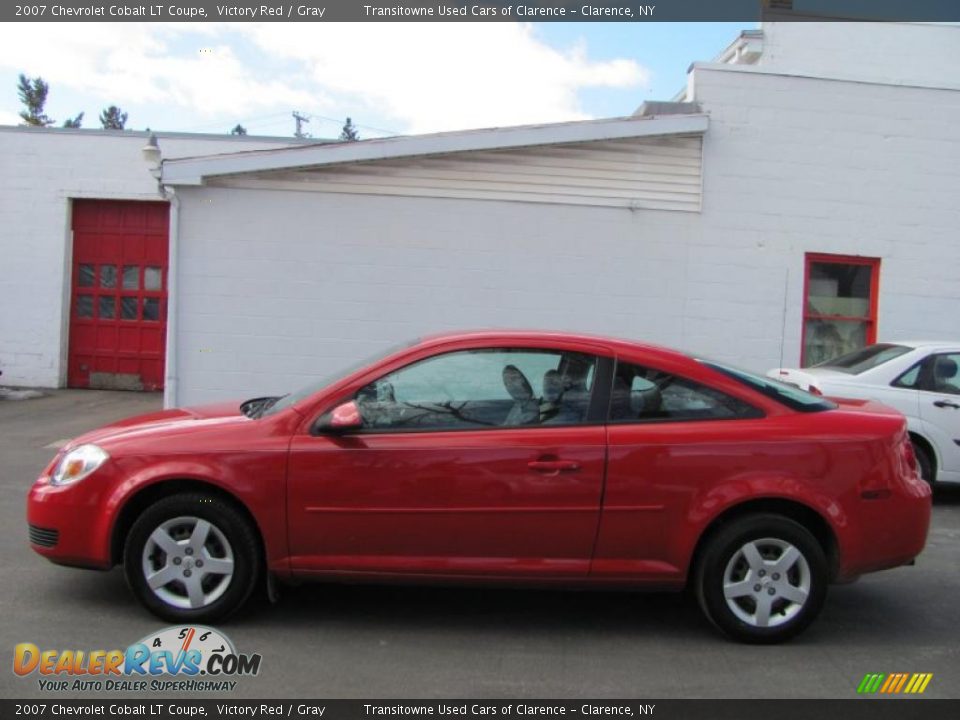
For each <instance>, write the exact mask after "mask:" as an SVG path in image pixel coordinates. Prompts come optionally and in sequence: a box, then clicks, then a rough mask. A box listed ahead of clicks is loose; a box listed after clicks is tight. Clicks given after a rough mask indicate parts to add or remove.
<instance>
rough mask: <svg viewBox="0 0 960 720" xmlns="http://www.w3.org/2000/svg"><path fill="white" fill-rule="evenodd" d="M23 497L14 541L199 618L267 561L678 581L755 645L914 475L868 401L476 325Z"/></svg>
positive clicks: (331, 567) (404, 571)
mask: <svg viewBox="0 0 960 720" xmlns="http://www.w3.org/2000/svg"><path fill="white" fill-rule="evenodd" d="M27 519H28V523H29V530H30V542H31V544H32V546H33V548H34V549H35V550H36V551H37V552H38V553H40V554H41V555H44V556H46V557H47V558H49V559H50V560H52V561H54V562H56V563H61V564H65V565H79V566H86V567H93V568H109V567H111V566H113V565H115V564H118V563H122V564H123V566H124V568H125V572H126V575H127V578H128V580H129V583H130V585H131V587H132V588H133V590H134V592H135V593H136V595H137V596H138V598H139V599H140V601H141V602H142V603H143V604H144V605H146V607H147V608H149V609H150V610H151V611H153V612H154V613H155V614H157V615H159V616H160V617H162V618H165V619H168V620H171V621H184V622H194V621H196V622H203V621H211V620H215V619H218V618H222V617H224V616H225V615H227V614H228V613H230V612H232V611H234V610H236V609H237V608H238V607H240V606H241V605H242V604H243V603H244V602H245V601H246V600H247V598H248V597H249V596H250V594H251V592H252V591H253V590H254V588H255V587H257V586H258V584H259V583H261V582H262V581H263V580H264V578H265V577H267V576H268V574H269V575H270V576H272V577H273V578H275V579H279V580H294V579H306V578H317V579H330V580H334V579H340V580H358V579H374V580H384V581H386V580H400V581H404V580H407V581H410V580H430V581H435V580H438V579H439V580H447V581H451V582H483V583H494V582H496V583H512V584H537V585H550V586H556V587H588V586H589V587H633V588H660V589H681V588H683V587H685V586H687V585H688V584H689V585H691V586H692V589H693V590H694V591H695V592H696V594H697V596H698V598H699V601H700V605H701V607H702V608H703V611H704V613H705V614H706V615H707V617H708V618H709V619H710V620H711V621H713V623H714V624H715V625H716V626H717V627H719V628H720V629H721V630H722V631H724V632H725V633H727V634H728V635H730V636H732V637H734V638H736V639H739V640H744V641H752V642H774V641H779V640H784V639H786V638H788V637H790V636H793V635H795V634H796V633H798V632H800V631H801V630H803V629H804V628H805V627H806V626H807V625H808V624H809V623H810V622H811V621H812V620H813V619H814V618H815V617H816V615H817V614H818V613H819V611H820V609H821V607H822V605H823V602H824V598H825V596H826V591H827V585H828V584H829V583H831V582H835V581H846V580H850V579H853V578H855V577H857V576H858V575H861V574H862V573H867V572H872V571H875V570H882V569H884V568H892V567H896V566H898V565H904V564H907V563H910V562H912V561H913V560H914V558H915V557H916V556H917V555H918V554H919V553H920V551H921V550H922V549H923V546H924V543H925V541H926V536H927V528H928V524H929V520H930V488H929V486H928V485H927V483H925V482H923V481H922V480H921V479H920V477H919V475H918V472H917V466H916V460H915V458H914V456H913V452H912V449H911V444H910V440H909V438H908V436H907V432H906V425H905V421H904V418H903V416H901V415H899V414H898V413H896V412H895V411H893V410H889V409H887V408H885V407H883V406H881V405H876V404H873V403H870V402H865V401H856V402H845V401H841V402H839V403H834V402H832V401H830V400H827V399H825V398H823V397H817V396H814V395H810V394H807V393H805V392H803V391H801V390H798V389H797V388H794V387H791V386H789V385H785V384H782V383H779V382H777V381H774V380H770V379H767V378H763V377H760V376H755V375H752V374H749V373H745V372H742V371H740V370H736V369H733V368H730V367H726V366H724V365H722V364H719V363H716V362H711V361H708V360H703V359H694V358H691V357H689V356H686V355H683V354H681V353H678V352H674V351H671V350H667V349H664V348H658V347H654V346H649V345H640V344H635V343H631V342H626V341H622V340H612V339H604V338H597V337H590V336H579V335H569V334H557V333H527V332H483V333H465V334H456V335H446V336H440V337H433V338H429V339H427V340H422V341H419V342H417V343H415V344H413V345H411V346H407V347H405V348H402V349H400V350H396V351H392V352H390V353H389V354H387V355H386V356H384V357H381V358H380V359H378V360H375V361H371V362H369V363H367V364H365V365H363V366H362V367H359V368H358V369H355V370H353V371H348V372H346V373H345V374H344V375H342V376H340V377H335V378H329V379H326V380H323V381H321V382H318V383H316V384H315V385H313V386H311V387H307V388H304V389H303V390H301V391H299V392H296V393H293V394H290V395H286V396H282V397H269V398H257V399H254V400H248V401H246V402H244V403H242V404H239V403H226V404H221V405H215V406H210V407H200V408H195V409H184V410H167V411H164V412H160V413H156V414H152V415H145V416H142V417H138V418H133V419H131V420H126V421H123V422H119V423H116V424H114V425H110V426H107V427H104V428H101V429H100V430H96V431H94V432H91V433H88V434H86V435H84V436H82V437H79V438H77V439H75V440H73V441H72V442H70V443H69V444H68V445H67V446H66V447H64V448H63V450H62V451H61V452H60V453H59V454H58V455H57V457H56V458H55V459H54V460H53V461H52V462H51V463H50V465H49V467H48V468H46V470H45V471H44V472H43V475H42V476H41V477H40V478H39V479H38V480H37V481H36V484H35V485H34V486H33V488H32V489H31V491H30V495H29V499H28V506H27Z"/></svg>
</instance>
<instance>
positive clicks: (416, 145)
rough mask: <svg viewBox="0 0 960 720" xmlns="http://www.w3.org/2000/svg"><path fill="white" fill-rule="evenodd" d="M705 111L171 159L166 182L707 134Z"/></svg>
mask: <svg viewBox="0 0 960 720" xmlns="http://www.w3.org/2000/svg"><path fill="white" fill-rule="evenodd" d="M708 125H709V118H708V116H707V115H705V114H700V113H698V114H692V115H666V116H651V117H619V118H609V119H603V120H585V121H577V122H569V123H552V124H546V125H518V126H514V127H504V128H486V129H482V130H466V131H457V132H449V133H437V134H433V135H409V136H401V137H390V138H374V139H371V140H360V141H357V142H350V143H333V144H326V145H313V146H303V147H287V148H277V149H273V150H253V151H249V152H240V153H230V154H219V155H209V156H206V157H199V158H185V159H179V160H166V161H164V163H163V172H162V176H161V182H162V183H163V184H165V185H202V184H203V182H204V179H205V178H209V177H217V176H223V175H239V174H244V173H252V172H264V171H270V170H291V169H295V168H303V167H315V166H326V165H336V164H342V163H351V162H362V161H367V160H385V159H393V158H404V157H417V156H422V155H441V154H448V153H458V152H470V151H476V150H501V149H510V148H518V147H530V146H538V145H560V144H566V143H577V142H590V141H597V140H622V139H626V138H633V137H653V136H658V135H693V134H702V133H704V132H706V130H707V128H708Z"/></svg>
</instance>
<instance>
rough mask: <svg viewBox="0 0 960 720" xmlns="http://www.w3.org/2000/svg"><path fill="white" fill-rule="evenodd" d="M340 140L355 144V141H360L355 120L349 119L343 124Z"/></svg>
mask: <svg viewBox="0 0 960 720" xmlns="http://www.w3.org/2000/svg"><path fill="white" fill-rule="evenodd" d="M340 139H341V140H343V141H344V142H353V141H354V140H359V139H360V133H359V132H357V126H356V125H354V124H353V120H351V119H350V118H347V121H346V122H345V123H344V124H343V130H341V131H340Z"/></svg>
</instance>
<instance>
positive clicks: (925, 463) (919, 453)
mask: <svg viewBox="0 0 960 720" xmlns="http://www.w3.org/2000/svg"><path fill="white" fill-rule="evenodd" d="M910 442H911V444H912V445H913V455H914V457H915V458H917V468H918V469H919V470H920V477H922V478H923V479H924V481H926V482H928V483H929V484H930V485H931V486H932V485H933V483H934V481H935V480H936V477H935V474H934V470H933V459H932V458H931V457H930V453H929V452H928V451H927V449H926V448H925V447H923V446H922V445H921V444H920V443H918V442H916V441H914V440H911V441H910Z"/></svg>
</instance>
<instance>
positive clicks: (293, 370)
mask: <svg viewBox="0 0 960 720" xmlns="http://www.w3.org/2000/svg"><path fill="white" fill-rule="evenodd" d="M958 77H960V28H956V27H951V26H930V25H909V24H879V23H878V24H847V23H824V24H819V23H768V24H766V25H764V26H763V28H762V30H760V31H752V32H748V33H745V34H744V35H743V36H741V38H739V39H738V40H737V41H735V42H734V43H733V45H731V47H730V48H729V49H728V50H727V51H725V52H724V53H723V54H722V55H721V56H720V58H718V61H717V62H713V63H696V64H694V65H693V66H692V67H691V70H690V74H689V82H688V86H687V88H686V89H685V90H684V91H683V92H682V93H681V94H680V95H679V96H678V98H677V101H678V102H676V103H666V104H664V103H651V104H647V105H645V106H644V107H642V108H641V109H640V110H639V111H638V114H637V115H635V116H633V117H630V118H620V119H612V120H601V121H590V122H585V123H569V124H558V125H544V126H537V127H522V128H501V129H495V130H482V131H470V132H459V133H447V134H441V135H433V136H418V137H404V138H391V139H386V140H373V141H364V142H361V143H351V144H332V145H308V146H293V147H282V146H281V144H280V143H274V144H272V147H264V148H263V149H259V150H252V148H250V146H247V145H244V146H243V147H239V146H237V145H232V146H230V147H229V148H227V149H226V152H224V150H223V149H222V146H221V147H220V148H211V150H201V152H217V153H220V154H216V155H207V156H204V157H187V158H185V157H182V156H184V155H195V154H196V151H194V150H192V149H188V150H187V151H186V152H185V151H184V150H183V149H181V148H178V147H177V146H176V145H175V142H174V140H175V139H174V138H165V137H161V138H160V148H161V150H162V152H163V157H164V162H163V166H162V182H163V183H164V185H165V187H166V188H167V190H168V191H169V195H168V200H169V213H168V214H167V213H166V212H165V210H166V208H165V207H164V206H155V209H154V210H152V211H150V210H149V208H146V206H133V205H128V206H116V205H112V206H111V205H110V204H109V203H99V202H95V203H92V204H91V203H89V202H87V203H84V202H83V201H82V200H83V199H84V198H90V197H97V198H116V197H118V195H117V194H115V193H120V195H121V196H123V195H122V193H123V188H129V187H136V188H142V190H138V192H140V193H142V195H140V196H138V197H127V196H123V197H125V198H126V199H131V200H137V199H140V200H142V199H144V198H145V197H146V196H150V197H152V198H154V199H157V197H158V196H157V195H156V194H155V192H156V189H155V186H151V183H153V182H154V181H153V180H152V179H151V178H150V176H149V175H148V174H147V173H146V172H145V170H144V165H143V164H142V162H141V161H140V159H139V157H133V155H134V154H136V153H138V152H139V146H140V145H141V144H142V142H143V140H144V139H143V138H136V139H133V140H131V141H130V142H131V147H130V148H129V149H128V152H129V155H130V156H131V157H130V160H129V166H124V167H123V168H119V167H116V168H115V169H114V170H113V172H116V173H117V177H119V176H121V175H122V176H124V177H130V178H132V177H133V176H134V175H136V176H137V178H138V179H137V180H136V181H133V180H129V181H124V180H119V179H115V178H114V176H113V175H111V179H110V181H109V185H105V186H104V187H103V188H97V187H91V186H86V189H85V190H84V191H83V193H82V194H79V195H78V194H77V193H76V192H75V191H73V190H71V189H69V180H70V177H71V176H79V175H80V174H89V168H88V166H87V160H73V161H66V162H64V161H63V160H61V159H56V163H55V164H56V166H57V167H58V168H62V169H59V170H53V169H51V168H52V166H53V165H54V159H53V158H52V157H51V154H53V153H52V150H42V149H40V147H39V145H40V143H49V142H51V141H52V140H51V138H53V139H57V140H63V141H65V142H68V144H69V143H73V144H74V145H75V146H76V147H77V148H78V149H77V150H75V151H71V152H77V153H79V154H80V155H83V156H84V157H88V156H90V155H92V154H93V153H92V151H91V150H89V145H90V144H92V143H93V142H94V140H93V139H92V138H90V137H88V136H86V135H65V134H62V133H60V132H46V133H44V132H42V131H41V132H34V133H26V132H24V131H21V130H14V129H10V130H8V131H5V132H0V143H10V146H11V147H12V150H11V151H13V150H16V148H20V152H23V150H22V148H23V147H25V146H26V145H27V140H29V141H34V140H35V139H36V138H39V139H40V140H36V142H37V144H38V145H37V149H35V150H34V151H33V152H34V153H35V155H34V159H33V162H35V163H36V164H37V165H38V169H37V170H36V171H35V172H36V175H32V176H23V177H21V176H20V175H17V174H15V173H13V172H11V171H10V169H9V166H8V164H7V163H5V164H4V167H3V169H2V170H0V185H2V187H3V189H4V190H6V192H4V193H3V194H2V200H0V202H2V203H3V204H2V205H0V217H2V219H3V222H2V224H0V228H2V229H0V247H2V252H3V257H5V258H7V257H13V258H14V263H13V265H12V266H11V265H8V264H6V263H5V267H4V269H3V271H2V275H0V283H3V285H2V290H0V292H2V293H3V294H2V296H0V297H3V299H4V303H3V307H2V309H0V369H2V370H3V371H4V376H3V381H4V382H5V383H12V384H22V385H50V386H53V385H64V384H67V383H70V382H71V378H74V379H75V380H76V384H80V385H82V384H85V383H90V382H93V383H94V384H105V385H110V384H114V385H117V384H119V385H121V386H122V385H124V384H126V385H128V386H132V387H136V386H139V385H150V384H154V383H145V382H144V381H143V376H142V373H143V372H144V368H146V369H147V370H148V371H149V372H154V373H156V372H160V376H161V377H162V378H163V379H162V384H164V386H165V389H166V393H167V396H166V400H167V403H168V404H183V403H196V402H201V401H206V400H214V399H218V398H226V397H236V396H252V395H255V394H268V393H274V392H284V391H286V390H289V389H291V388H293V387H296V386H297V385H300V384H303V383H304V382H306V381H308V380H310V379H312V378H315V377H317V376H318V375H322V374H325V373H327V372H330V371H333V370H335V369H337V368H338V367H339V366H340V365H343V364H345V363H347V362H349V361H351V360H354V359H357V358H359V357H362V356H364V355H367V354H369V353H371V352H374V351H376V350H378V349H380V348H382V347H384V346H386V345H389V344H392V343H395V342H397V341H399V340H403V339H407V338H410V337H413V336H416V335H419V334H423V333H429V332H436V331H440V330H445V329H454V328H465V327H478V326H483V327H488V326H506V327H549V328H559V329H575V330H586V331H591V332H597V333H607V334H615V335H621V336H629V337H635V338H640V339H644V340H648V341H653V342H659V343H663V344H667V345H672V346H676V347H681V348H686V349H689V350H694V351H697V352H700V353H704V354H707V355H710V356H714V357H717V358H722V359H724V360H728V361H732V362H735V363H738V364H740V365H743V366H745V367H749V368H753V369H756V370H765V369H767V368H769V367H772V366H775V365H778V364H781V363H783V364H797V363H800V362H805V363H809V362H812V361H815V360H817V359H820V358H823V357H824V356H825V355H829V354H835V353H837V352H840V351H842V350H845V349H848V348H852V347H856V346H859V345H862V344H864V343H866V342H869V341H872V340H873V339H875V338H877V337H880V338H897V337H906V336H910V337H917V336H930V337H936V338H946V337H953V338H957V337H960V284H958V283H957V268H958V267H960V242H958V240H957V235H956V233H957V228H958V227H960V131H958V129H957V128H960V81H958V80H957V79H956V78H958ZM112 141H114V140H113V139H111V142H112ZM179 142H187V141H186V140H180V141H179ZM211 142H216V141H215V140H211ZM266 145H270V143H266ZM134 146H135V147H134ZM237 150H242V151H241V152H236V151H237ZM0 152H4V153H5V152H8V151H7V149H6V146H4V147H0ZM60 152H61V154H62V153H64V152H67V151H66V150H61V151H60ZM178 157H179V159H178ZM104 170H106V168H104ZM94 174H97V173H94ZM100 182H104V183H106V182H107V181H106V180H100ZM44 183H46V184H47V185H48V186H50V187H49V190H50V191H49V193H47V196H48V197H55V198H57V200H56V201H51V200H49V199H44V200H43V201H42V206H43V212H42V213H31V212H29V211H28V210H26V209H23V208H20V207H19V205H20V203H19V202H18V201H17V200H16V198H18V197H19V198H22V199H23V202H26V203H33V202H34V201H33V198H34V197H35V196H37V195H39V194H40V193H39V190H38V187H40V186H42V185H43V184H44ZM64 186H66V187H67V189H63V188H64ZM53 187H56V188H57V189H56V191H54V190H53ZM11 189H12V190H14V192H11ZM101 190H102V191H103V192H105V193H106V194H102V193H101V194H98V193H99V192H100V191H101ZM39 204H41V203H40V202H39V201H38V205H39ZM15 206H16V207H17V209H16V211H15V210H14V207H15ZM71 207H72V208H73V213H72V217H73V219H72V220H71V212H70V209H71ZM151 212H153V213H154V215H153V216H151V214H150V213H151ZM39 214H43V215H45V216H46V215H49V217H45V218H44V221H43V222H44V226H43V227H39V226H38V225H37V223H38V221H37V216H38V215H39ZM151 217H153V218H154V219H153V220H151ZM78 218H79V220H78ZM167 219H168V228H169V233H168V234H167V231H166V229H165V228H164V227H163V226H162V221H164V220H167ZM151 222H153V223H154V227H153V232H154V234H153V235H152V236H151V237H158V238H164V239H167V238H168V242H167V255H166V260H167V264H166V265H163V269H162V270H160V271H154V270H149V268H154V267H159V266H158V265H156V263H157V262H159V261H155V260H150V259H149V258H148V257H147V256H148V255H149V254H150V252H159V253H161V255H162V247H153V248H152V249H151V248H150V247H148V246H150V245H151V243H153V242H154V241H153V240H149V239H145V238H147V235H148V234H149V233H148V234H144V233H145V228H147V227H148V226H150V223H151ZM124 223H125V224H126V225H125V226H123V227H118V224H120V225H123V224H124ZM138 223H139V224H138ZM157 223H161V224H160V225H157ZM71 227H72V228H73V229H74V232H73V237H72V239H71V237H70V233H69V229H70V228H71ZM102 237H105V238H110V237H114V238H120V239H121V241H118V242H119V244H117V243H114V245H112V246H111V244H110V242H108V241H101V240H98V239H97V238H102ZM78 238H79V239H78ZM131 238H132V239H131ZM138 238H139V239H138ZM98 243H99V244H98ZM125 243H126V244H125ZM130 243H133V245H134V246H136V244H137V243H141V244H143V246H144V247H145V248H146V249H144V250H143V256H142V257H143V258H144V259H142V260H137V258H125V257H122V253H123V247H126V246H128V245H130ZM11 250H16V253H15V254H13V255H11ZM111 253H113V255H111ZM118 253H119V254H118ZM81 256H82V257H81ZM156 257H160V256H156ZM161 259H163V258H161ZM137 262H139V263H140V265H137ZM151 263H153V264H151ZM103 265H107V266H113V267H114V268H115V269H114V270H111V269H109V267H108V271H107V276H106V281H107V283H108V284H110V283H113V284H114V285H115V287H112V288H106V289H105V291H101V289H100V288H99V285H101V284H103V282H104V277H103V271H102V269H101V268H102V266H103ZM81 266H84V267H81ZM124 267H130V268H134V269H130V270H129V273H128V275H129V277H128V281H129V283H128V285H129V286H128V288H127V289H126V290H125V289H124V288H123V275H124ZM141 267H142V268H144V269H136V268H141ZM157 272H159V273H160V274H159V275H157ZM81 274H82V279H81ZM81 282H82V283H85V284H86V285H85V286H84V287H81V286H80V284H81ZM101 295H102V296H104V297H107V298H108V300H106V301H102V300H101ZM81 296H86V298H87V299H84V300H81V299H80V298H81ZM111 297H112V298H113V300H110V299H109V298H111ZM164 299H165V300H166V309H165V310H164V308H163V301H164ZM148 301H152V302H148ZM101 302H103V303H104V308H103V310H104V311H105V314H106V315H108V316H109V315H111V314H112V315H113V317H106V318H103V319H102V321H101V319H100V318H99V314H100V310H101V307H100V303H101ZM125 310H126V312H127V314H128V315H129V318H130V319H129V320H125V319H123V312H124V311H125ZM80 313H82V314H83V316H84V317H79V314H80ZM154 317H155V318H156V319H152V318H154ZM151 323H152V324H151ZM164 323H165V324H166V325H165V327H166V346H165V348H164V350H165V353H164V355H162V356H161V355H159V354H158V352H159V351H158V345H157V343H158V342H159V340H158V338H159V337H161V336H160V335H158V334H157V332H158V331H157V329H158V328H161V327H162V326H163V324H164ZM71 337H73V338H76V342H74V346H76V347H80V346H78V345H77V343H83V345H82V347H80V350H77V349H75V347H72V346H71ZM124 348H126V349H124ZM81 350H82V352H81ZM123 353H126V355H124V354H123ZM131 353H132V355H131ZM138 353H139V354H138ZM150 353H152V355H151V354H150ZM161 358H162V359H163V361H164V362H163V363H162V365H160V366H158V365H155V364H154V365H151V363H153V362H154V361H159V360H160V359H161ZM121 360H123V362H121ZM136 362H139V363H140V365H136ZM84 368H85V369H84Z"/></svg>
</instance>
